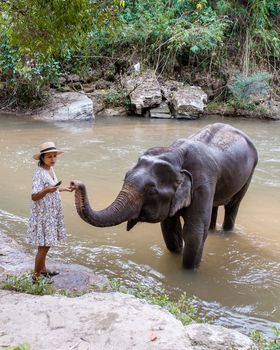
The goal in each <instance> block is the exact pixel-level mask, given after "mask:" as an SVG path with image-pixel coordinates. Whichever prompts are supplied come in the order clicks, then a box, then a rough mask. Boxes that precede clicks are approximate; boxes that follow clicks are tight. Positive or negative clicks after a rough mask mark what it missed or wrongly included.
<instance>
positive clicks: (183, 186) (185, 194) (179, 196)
mask: <svg viewBox="0 0 280 350" xmlns="http://www.w3.org/2000/svg"><path fill="white" fill-rule="evenodd" d="M192 184H193V179H192V175H191V173H189V172H188V171H187V170H181V171H180V174H179V185H178V187H177V189H176V192H175V195H174V197H173V199H172V202H171V206H170V211H169V216H173V215H174V214H175V213H176V212H177V211H178V210H180V209H182V208H183V207H188V206H189V205H190V204H191V199H192Z"/></svg>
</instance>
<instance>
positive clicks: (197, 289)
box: [0, 115, 280, 335]
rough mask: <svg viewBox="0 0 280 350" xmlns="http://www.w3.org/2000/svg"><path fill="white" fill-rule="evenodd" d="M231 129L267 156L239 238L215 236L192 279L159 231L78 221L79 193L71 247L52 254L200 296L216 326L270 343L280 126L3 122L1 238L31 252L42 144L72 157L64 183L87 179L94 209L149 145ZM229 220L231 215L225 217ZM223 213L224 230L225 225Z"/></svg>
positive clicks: (279, 245)
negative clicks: (204, 130)
mask: <svg viewBox="0 0 280 350" xmlns="http://www.w3.org/2000/svg"><path fill="white" fill-rule="evenodd" d="M216 121H219V122H225V123H229V124H232V125H233V126H236V127H238V128H240V129H242V130H243V131H245V132H246V133H248V134H249V135H250V136H251V138H252V139H253V140H254V142H255V144H256V146H257V149H258V152H259V158H260V160H259V164H258V167H257V169H256V172H255V175H254V178H253V181H252V184H251V187H250V189H249V191H248V193H247V195H246V196H245V199H244V200H243V202H242V203H241V207H240V211H239V215H238V217H237V224H236V228H235V231H234V233H232V234H223V233H222V232H221V226H218V229H217V231H216V232H214V233H211V234H209V236H208V238H207V240H206V244H205V249H204V254H203V260H202V264H201V267H200V269H199V270H198V271H195V272H190V271H186V270H183V269H182V267H181V258H180V257H179V256H174V255H172V254H170V253H169V252H168V250H167V249H166V247H165V245H164V242H163V239H162V237H161V232H160V228H159V224H147V223H142V224H138V225H137V226H136V227H135V228H134V229H133V230H132V231H130V232H126V224H121V225H119V226H116V227H111V228H95V227H92V226H89V225H87V224H86V223H84V222H83V221H81V219H80V218H79V217H78V216H77V214H76V211H75V208H74V201H73V194H70V193H63V194H62V197H63V206H64V213H65V220H66V227H67V230H68V233H69V239H68V242H67V244H65V245H63V246H61V247H60V248H55V249H52V250H51V252H50V255H51V256H52V257H54V258H57V259H59V260H63V261H67V262H75V263H80V264H83V265H86V266H88V267H90V268H92V269H93V270H94V271H95V272H96V273H98V274H101V275H105V276H107V277H109V278H117V279H118V280H120V281H121V282H122V283H125V284H128V285H131V286H133V285H135V284H142V285H144V286H146V287H148V288H151V289H153V290H159V289H161V288H164V289H165V290H167V291H168V293H170V294H171V295H172V296H173V297H175V298H177V297H179V295H181V294H182V293H183V292H186V293H187V295H188V296H193V295H195V296H196V297H197V304H198V305H199V306H200V307H201V309H202V311H203V312H206V313H208V315H209V316H211V317H213V319H214V323H215V324H220V325H224V326H230V327H233V328H236V329H238V330H240V331H242V332H243V333H249V332H250V331H251V330H252V329H259V330H261V331H263V332H265V333H266V334H268V335H271V334H272V326H273V325H275V324H276V325H278V326H279V325H280V324H279V323H278V322H280V229H279V226H280V225H279V224H280V136H279V135H280V123H279V122H268V121H259V120H254V121H253V120H245V119H244V120H242V119H238V120H237V119H229V118H226V119H222V118H218V117H217V118H207V119H201V120H195V121H174V120H152V119H151V120H149V119H144V118H111V119H97V120H96V121H94V122H75V123H74V122H73V123H68V122H62V123H44V122H40V121H32V120H29V119H26V118H25V119H22V118H19V117H14V116H5V115H1V116H0V155H1V168H0V169H1V170H0V178H1V181H0V189H1V197H0V230H2V231H3V232H5V233H7V234H8V235H10V236H11V237H13V238H15V239H16V240H17V241H18V242H19V243H21V244H22V245H24V246H26V247H27V248H28V249H29V250H30V251H31V252H33V248H32V247H28V246H27V245H26V244H25V242H24V239H25V233H26V225H27V218H28V215H29V206H30V191H31V177H32V173H33V170H34V168H35V166H36V162H35V161H33V160H32V154H34V153H35V152H36V151H37V145H39V144H40V143H41V142H43V141H46V140H53V141H55V142H56V143H57V146H58V147H59V148H63V149H64V150H65V154H64V155H62V156H60V157H59V160H58V162H57V165H56V168H55V170H56V173H57V176H58V178H59V179H62V180H63V184H67V183H69V181H70V180H72V179H80V180H82V181H83V182H85V184H86V185H87V188H88V192H89V198H90V201H91V203H92V205H93V206H94V207H95V209H102V208H103V207H105V206H107V205H108V204H110V203H111V201H112V200H113V199H114V198H115V196H116V195H117V193H118V191H119V190H120V188H121V185H122V180H123V178H124V175H125V173H126V171H127V170H128V169H129V168H130V167H132V166H133V165H134V164H135V162H136V160H137V158H138V156H139V155H140V154H141V153H142V152H143V151H145V150H146V149H147V148H149V147H153V146H168V145H169V144H171V143H172V142H173V141H174V140H175V139H176V138H180V137H186V136H188V135H190V134H192V133H193V132H195V131H196V130H198V129H199V128H201V127H203V126H205V125H206V124H208V123H213V122H216ZM220 212H221V214H222V210H221V209H220ZM221 214H220V216H219V223H221V221H222V219H221V217H222V216H221Z"/></svg>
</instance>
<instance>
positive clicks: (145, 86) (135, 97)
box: [123, 71, 162, 115]
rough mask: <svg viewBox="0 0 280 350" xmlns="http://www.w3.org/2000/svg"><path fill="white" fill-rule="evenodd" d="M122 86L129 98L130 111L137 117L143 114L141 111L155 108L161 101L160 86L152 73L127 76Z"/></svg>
mask: <svg viewBox="0 0 280 350" xmlns="http://www.w3.org/2000/svg"><path fill="white" fill-rule="evenodd" d="M123 85H124V87H125V88H126V90H127V92H128V95H129V96H130V103H131V107H132V111H133V112H134V113H135V114H137V115H141V114H143V112H144V111H143V109H147V108H152V107H157V106H158V105H160V103H161V101H162V96H161V90H160V85H159V82H158V80H157V78H156V76H155V73H154V72H152V71H147V72H145V73H144V74H143V75H135V76H127V77H125V78H124V80H123Z"/></svg>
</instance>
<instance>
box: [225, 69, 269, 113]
mask: <svg viewBox="0 0 280 350" xmlns="http://www.w3.org/2000/svg"><path fill="white" fill-rule="evenodd" d="M271 78H272V76H271V74H268V73H266V72H258V73H255V74H252V75H249V76H247V75H244V74H239V75H237V76H236V78H235V80H234V81H233V82H232V84H229V85H228V88H229V90H230V92H231V93H232V95H233V101H232V104H233V105H235V106H236V107H237V108H245V109H254V108H255V101H254V97H255V96H259V97H261V96H265V95H267V94H268V93H269V91H270V90H271V87H270V84H269V81H270V80H271Z"/></svg>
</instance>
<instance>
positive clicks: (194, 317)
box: [109, 280, 209, 325]
mask: <svg viewBox="0 0 280 350" xmlns="http://www.w3.org/2000/svg"><path fill="white" fill-rule="evenodd" d="M109 287H110V289H111V290H114V291H118V292H121V293H127V294H132V295H134V296H135V297H136V298H140V299H145V300H147V301H148V302H149V303H151V304H153V305H159V306H161V307H162V308H164V309H166V310H168V311H169V312H170V313H171V314H173V315H174V316H175V317H176V318H177V319H178V320H180V321H181V322H182V323H183V324H184V325H187V324H190V323H192V322H198V323H203V322H206V321H208V322H209V319H207V318H206V317H205V316H201V312H200V310H199V309H198V307H197V306H196V305H195V303H196V298H195V297H192V298H189V297H187V295H186V293H183V294H182V295H181V296H180V298H179V299H178V300H177V301H174V300H172V299H171V298H170V296H169V295H168V294H167V293H166V292H165V291H164V290H160V291H158V292H157V291H154V290H151V289H148V288H147V287H144V286H141V285H136V286H134V287H133V288H128V287H126V286H124V285H123V284H122V283H121V282H119V281H118V280H110V286H109Z"/></svg>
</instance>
